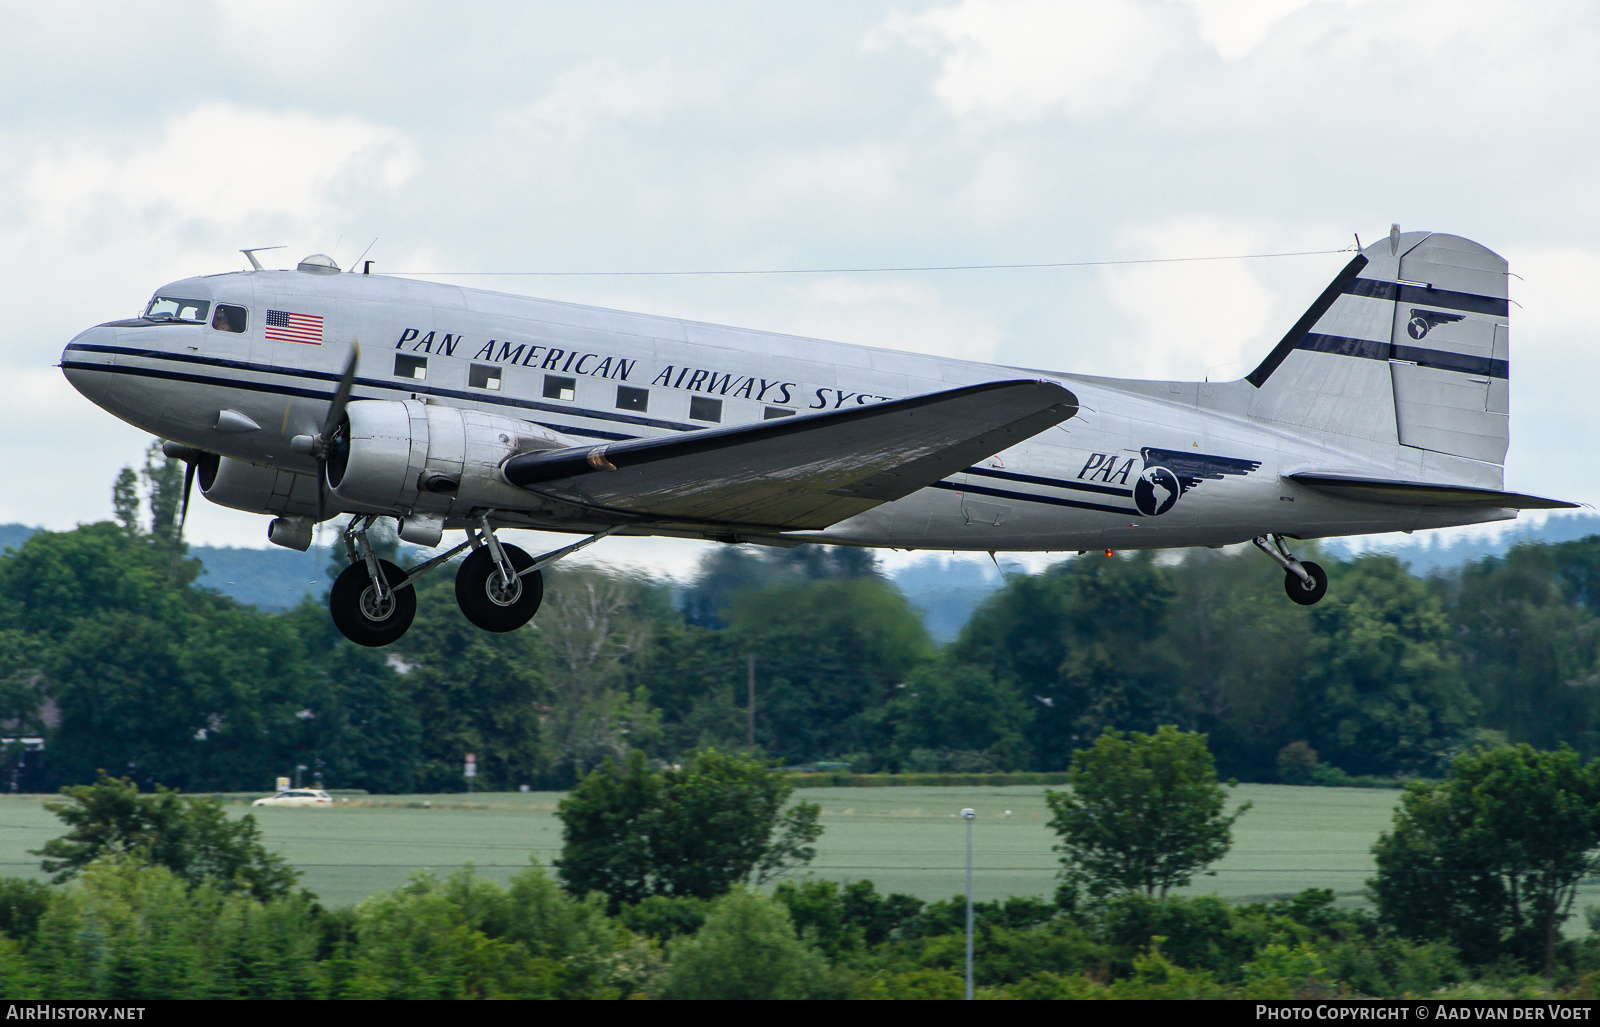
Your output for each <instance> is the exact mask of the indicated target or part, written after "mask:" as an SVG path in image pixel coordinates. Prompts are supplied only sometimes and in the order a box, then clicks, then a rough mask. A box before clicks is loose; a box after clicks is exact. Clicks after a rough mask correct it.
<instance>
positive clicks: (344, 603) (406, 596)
mask: <svg viewBox="0 0 1600 1027" xmlns="http://www.w3.org/2000/svg"><path fill="white" fill-rule="evenodd" d="M378 570H379V571H380V572H381V573H382V574H383V580H384V581H386V582H387V583H388V585H389V590H390V591H389V600H388V602H387V603H386V604H385V606H383V607H382V608H378V607H376V606H375V605H374V600H375V598H376V597H375V590H374V589H373V587H372V575H370V574H368V573H367V565H366V562H365V561H361V560H358V561H356V562H355V563H353V564H351V565H350V566H348V567H346V568H345V569H344V570H342V571H340V572H339V576H338V577H337V578H334V579H333V588H332V589H330V590H329V591H328V612H329V613H331V614H333V626H334V627H336V628H338V629H339V633H340V634H342V635H344V637H345V638H348V639H349V640H350V641H352V642H354V643H355V644H356V645H365V646H380V645H389V644H390V643H391V642H398V641H399V640H400V636H401V635H404V634H405V633H406V629H407V628H409V627H411V621H412V620H413V619H414V618H415V617H416V616H417V590H416V589H414V588H398V587H397V586H398V585H399V584H400V582H402V581H404V580H406V572H405V571H403V570H401V569H400V568H398V567H396V566H395V565H394V564H392V563H390V562H389V561H388V560H379V561H378Z"/></svg>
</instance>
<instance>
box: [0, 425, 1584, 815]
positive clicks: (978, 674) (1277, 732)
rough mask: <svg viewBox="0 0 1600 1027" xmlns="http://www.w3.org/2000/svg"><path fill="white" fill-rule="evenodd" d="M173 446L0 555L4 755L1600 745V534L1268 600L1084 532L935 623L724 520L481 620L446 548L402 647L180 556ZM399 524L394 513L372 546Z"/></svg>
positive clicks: (1380, 570)
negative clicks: (1123, 736)
mask: <svg viewBox="0 0 1600 1027" xmlns="http://www.w3.org/2000/svg"><path fill="white" fill-rule="evenodd" d="M181 479H182V476H181V469H180V468H178V467H177V466H176V465H174V464H171V463H169V462H167V461H165V460H164V459H163V458H160V457H159V455H158V454H153V455H152V457H151V458H150V460H149V461H148V462H147V464H146V466H145V468H144V469H143V471H142V472H138V473H136V472H135V471H133V470H132V469H128V470H126V471H125V472H124V473H123V475H122V476H120V477H119V479H118V481H117V483H116V486H115V489H114V501H115V508H116V513H117V517H116V520H115V521H110V522H103V523H97V524H89V525H84V526H81V527H79V528H77V529H75V530H72V531H67V532H40V533H38V534H36V535H34V536H33V537H31V538H30V539H28V540H27V541H26V542H25V543H24V544H22V545H21V546H20V547H19V548H17V549H16V550H14V551H8V555H6V556H5V557H4V558H0V724H3V725H4V727H5V732H4V737H9V738H23V737H41V738H43V739H44V740H45V743H44V750H43V751H42V752H34V751H26V750H25V748H24V746H22V745H21V744H20V743H10V744H9V750H8V752H7V754H6V755H7V757H8V759H9V766H8V767H6V768H5V769H4V770H3V771H0V775H4V776H0V787H14V788H19V789H22V790H54V789H55V788H57V787H59V786H61V785H63V784H72V783H85V782H89V781H92V780H94V779H95V775H96V773H97V772H98V771H100V770H105V771H107V772H109V773H112V774H115V775H119V776H126V777H128V778H130V779H132V780H135V781H137V782H139V783H140V784H141V785H142V786H144V787H146V788H149V787H153V786H155V785H157V784H160V785H166V786H168V787H174V788H181V789H184V790H187V791H196V790H246V789H262V788H264V787H266V786H267V785H269V784H270V782H271V781H272V780H273V779H274V778H275V777H277V776H278V775H280V774H285V773H289V772H290V771H291V770H292V768H295V767H299V766H305V767H306V768H308V769H307V771H306V778H307V779H308V783H309V782H310V781H312V780H320V781H322V783H324V784H325V785H327V786H329V787H340V788H360V789H367V790H369V791H374V792H409V791H453V790H459V789H461V788H464V786H465V780H464V778H463V777H462V767H461V764H462V759H463V757H464V756H465V754H466V753H468V752H472V753H475V754H476V755H477V757H478V768H479V770H478V774H479V777H478V779H477V786H478V787H480V788H488V789H515V788H517V787H519V786H521V785H527V786H529V787H532V788H567V787H571V786H572V785H573V784H575V783H576V782H577V781H578V780H579V779H580V778H581V777H582V775H583V774H584V773H586V772H587V771H589V770H591V769H593V768H594V767H596V766H598V765H599V764H600V763H601V762H603V761H604V760H605V759H606V758H608V757H613V758H620V757H622V756H623V755H624V754H625V753H627V752H629V751H632V750H639V751H642V752H644V753H645V754H646V756H647V757H649V758H652V759H656V760H660V761H665V762H669V763H671V762H681V759H682V758H683V756H684V755H685V754H687V753H691V752H693V751H695V750H698V749H701V748H704V747H706V746H715V747H717V748H719V749H722V750H724V751H729V750H735V749H740V750H743V749H746V748H747V747H748V741H749V733H750V726H751V720H752V718H751V716H750V709H749V706H748V695H749V689H748V680H747V678H748V675H749V667H750V661H751V659H752V658H753V660H754V667H755V686H756V687H755V696H756V702H755V711H754V717H753V721H754V741H755V751H756V752H757V753H759V754H760V755H761V756H762V757H763V758H765V759H767V760H769V761H770V762H772V763H773V764H774V765H797V764H804V763H809V762H813V761H831V762H842V763H848V764H849V765H850V766H851V767H852V769H854V770H855V771H857V772H947V773H963V772H964V773H972V772H984V771H1024V770H1026V771H1064V770H1065V769H1066V768H1067V767H1068V766H1069V764H1070V761H1071V758H1072V754H1073V753H1074V752H1075V751H1077V750H1078V749H1081V748H1082V747H1084V746H1086V745H1088V744H1089V743H1090V742H1091V741H1092V740H1093V739H1095V738H1097V737H1099V735H1100V734H1101V733H1103V732H1104V731H1106V730H1108V729H1111V730H1139V731H1151V730H1154V729H1155V728H1156V727H1157V726H1158V725H1161V724H1172V725H1176V726H1178V727H1180V728H1183V729H1185V730H1190V731H1200V732H1203V733H1205V734H1207V735H1208V737H1209V738H1210V742H1211V750H1212V752H1213V753H1214V754H1215V758H1216V760H1217V763H1218V766H1219V767H1220V768H1221V770H1222V772H1223V773H1224V774H1226V775H1229V776H1235V777H1238V778H1240V779H1242V780H1250V781H1288V782H1295V783H1299V782H1312V781H1314V782H1320V783H1329V784H1336V783H1341V782H1343V781H1346V780H1349V779H1350V778H1352V777H1354V778H1361V777H1382V778H1391V779H1392V778H1396V777H1415V776H1422V777H1436V776H1439V775H1440V774H1442V773H1443V771H1444V768H1446V767H1447V766H1448V765H1449V762H1450V760H1451V759H1452V758H1453V757H1454V756H1455V755H1456V754H1458V753H1460V752H1462V751H1466V750H1468V749H1470V748H1472V747H1473V746H1476V745H1480V744H1483V743H1485V742H1494V741H1510V742H1528V743H1530V744H1532V745H1534V746H1536V747H1538V748H1541V749H1548V748H1553V747H1555V746H1557V745H1559V744H1567V745H1570V746H1571V747H1572V748H1573V749H1574V750H1575V751H1576V752H1577V753H1578V754H1579V755H1581V756H1583V757H1586V758H1587V757H1593V756H1595V755H1597V754H1600V688H1597V687H1595V686H1596V684H1597V682H1600V631H1597V629H1596V627H1597V623H1600V536H1595V537H1591V538H1587V539H1583V540H1580V541H1575V542H1564V543H1560V544H1556V545H1540V544H1529V545H1521V546H1518V547H1516V548H1514V549H1513V550H1512V551H1511V552H1510V553H1509V554H1508V555H1506V556H1505V557H1503V558H1489V559H1484V560H1480V561H1477V562H1474V563H1471V564H1467V565H1466V566H1464V567H1462V568H1460V569H1459V570H1457V571H1455V572H1453V573H1450V574H1445V575H1436V576H1434V577H1430V578H1427V579H1423V578H1418V577H1415V576H1412V575H1410V574H1408V573H1407V572H1406V571H1405V569H1404V568H1403V567H1402V566H1401V565H1400V564H1399V563H1397V562H1396V561H1395V560H1393V559H1390V558H1386V557H1382V556H1366V557H1361V558H1357V559H1353V560H1336V559H1330V558H1327V557H1321V558H1319V559H1321V561H1322V563H1323V564H1324V566H1326V567H1327V569H1328V573H1329V576H1330V580H1331V585H1330V589H1329V595H1328V598H1327V599H1326V600H1324V601H1323V602H1322V603H1321V604H1320V605H1318V606H1315V607H1311V608H1302V607H1298V606H1295V605H1294V604H1291V603H1286V602H1285V601H1284V600H1283V596H1282V594H1281V592H1282V590H1281V573H1280V572H1279V571H1278V570H1276V569H1275V568H1274V567H1273V565H1271V564H1270V563H1268V562H1267V561H1265V560H1262V559H1260V558H1259V557H1258V556H1257V555H1256V554H1254V553H1246V554H1240V555H1235V554H1230V553H1225V552H1212V551H1208V550H1198V551H1190V552H1184V553H1181V554H1164V555H1160V556H1157V555H1152V554H1131V555H1118V556H1116V557H1113V558H1106V557H1103V556H1101V555H1099V554H1094V555H1088V556H1082V557H1077V558H1073V559H1066V560H1063V561H1061V562H1060V563H1057V564H1055V565H1054V566H1052V567H1050V568H1049V569H1047V570H1045V571H1043V572H1041V573H1038V574H1013V575H1010V576H1009V577H1008V578H1007V580H1006V582H1005V584H1004V585H1003V586H1002V587H1001V588H999V589H998V590H997V591H995V592H994V593H993V594H992V595H991V596H990V597H989V598H988V600H987V601H986V602H984V603H983V604H982V605H981V606H980V607H979V608H978V609H977V610H976V611H975V612H974V614H973V616H972V617H971V619H970V620H969V622H968V623H967V625H966V626H965V628H964V629H963V630H962V631H961V633H960V635H959V637H957V638H956V639H955V640H954V641H952V642H951V643H949V644H947V645H945V646H942V647H941V646H937V645H935V644H934V643H933V642H932V640H931V639H930V638H929V636H928V634H927V632H926V630H925V629H924V628H923V625H922V622H921V620H920V618H919V616H918V613H917V611H916V610H915V609H914V608H913V607H912V606H911V605H910V603H909V602H908V601H907V600H906V599H905V597H904V596H902V595H901V594H900V593H899V592H898V591H897V590H896V589H895V588H894V587H893V585H892V584H891V583H890V582H888V581H887V580H886V579H885V577H884V576H883V575H882V574H881V572H880V571H879V569H878V567H877V564H876V561H875V558H874V557H873V555H872V554H871V553H869V552H866V551H861V550H853V549H845V548H827V547H820V546H801V547H797V548H796V549H793V550H787V551H765V550H761V549H758V548H754V547H724V548H721V549H718V550H716V551H715V552H713V553H712V554H710V555H708V556H707V557H706V558H705V560H704V562H703V564H702V566H701V568H700V570H699V573H698V574H697V576H696V577H695V578H694V579H693V580H692V581H690V582H689V583H687V584H685V585H675V584H673V583H670V582H663V581H657V580H650V579H645V578H640V577H636V576H627V575H622V574H614V573H607V572H604V571H600V570H596V569H592V568H584V567H576V566H571V565H567V566H563V565H558V566H557V567H556V568H553V569H551V570H550V571H548V572H547V574H548V589H547V598H546V601H545V605H544V608H543V609H542V610H541V612H540V614H539V616H538V617H537V618H536V619H535V620H534V622H533V623H532V624H531V625H530V626H529V627H527V628H524V629H521V630H518V631H516V632H511V633H509V634H505V635H494V634H487V633H484V632H481V631H478V630H476V629H474V628H472V627H471V626H470V625H469V624H467V622H466V621H465V620H464V619H463V618H462V617H461V615H460V614H459V612H458V611H457V609H456V607H455V604H454V602H453V599H452V590H451V580H450V574H449V570H448V569H446V570H444V571H442V572H440V573H437V574H435V575H433V576H432V577H430V578H427V579H424V582H423V583H422V585H421V586H420V588H419V596H418V616H417V621H416V624H415V626H414V627H413V629H412V630H411V631H410V632H409V633H408V634H407V635H406V637H405V638H404V639H403V640H402V641H401V642H400V643H399V644H397V645H396V646H394V647H393V648H392V649H391V650H390V651H373V650H367V649H362V648H360V647H357V646H353V645H350V644H348V643H347V642H345V641H344V640H343V639H342V638H340V637H339V636H338V634H337V633H336V632H335V631H334V630H333V629H332V627H331V625H330V623H329V620H328V616H327V613H326V611H325V610H324V609H323V608H322V607H321V605H320V604H319V602H317V601H316V600H315V599H314V598H311V597H308V598H307V600H306V601H305V602H303V603H302V604H301V605H300V606H298V607H296V608H294V609H292V610H289V611H288V612H284V613H265V612H262V611H259V610H257V609H255V608H253V607H249V606H244V605H241V604H239V603H237V602H234V601H232V600H230V599H228V598H227V597H224V596H222V595H220V594H217V593H216V592H214V591H210V590H207V589H203V588H198V587H196V586H195V584H194V582H195V579H196V577H197V574H198V566H197V565H196V563H195V562H194V561H192V560H189V559H187V558H186V557H185V556H184V549H183V546H182V543H181V541H180V540H179V539H178V538H177V537H176V526H177V514H178V504H177V502H176V500H175V498H174V497H175V495H176V492H175V490H177V489H179V488H181ZM393 544H394V541H393V540H391V546H392V545H393Z"/></svg>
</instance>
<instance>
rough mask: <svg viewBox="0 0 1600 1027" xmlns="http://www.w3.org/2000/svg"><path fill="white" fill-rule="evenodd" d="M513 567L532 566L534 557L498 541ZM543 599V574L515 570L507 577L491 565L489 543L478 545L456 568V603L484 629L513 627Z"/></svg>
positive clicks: (524, 620) (536, 609)
mask: <svg viewBox="0 0 1600 1027" xmlns="http://www.w3.org/2000/svg"><path fill="white" fill-rule="evenodd" d="M500 551H501V552H503V553H505V554H506V559H508V560H510V561H511V566H512V568H513V569H514V570H516V571H518V572H520V571H525V570H527V569H528V568H529V567H532V566H533V562H534V561H533V557H531V556H529V555H528V554H527V553H525V552H523V551H522V550H521V549H518V548H517V547H516V546H508V545H506V544H505V543H501V544H500ZM543 601H544V574H543V573H541V572H539V571H534V572H533V573H532V574H521V573H518V574H516V575H515V576H513V577H512V579H511V580H510V581H506V580H505V578H504V577H503V576H502V575H501V574H500V569H499V568H498V567H496V566H495V565H494V557H493V556H492V555H491V554H490V552H489V547H488V546H480V547H478V548H477V549H475V550H473V551H472V555H471V556H469V557H467V558H466V559H465V560H463V561H461V569H460V570H458V571H456V605H458V606H460V607H461V613H462V614H463V615H464V616H465V617H466V618H467V620H469V621H471V622H472V623H473V624H475V625H476V626H478V627H480V628H482V629H483V630H485V631H515V630H517V629H518V628H520V627H522V626H523V625H524V624H526V623H528V622H529V621H530V620H532V619H533V615H534V614H536V613H538V612H539V604H540V603H541V602H543Z"/></svg>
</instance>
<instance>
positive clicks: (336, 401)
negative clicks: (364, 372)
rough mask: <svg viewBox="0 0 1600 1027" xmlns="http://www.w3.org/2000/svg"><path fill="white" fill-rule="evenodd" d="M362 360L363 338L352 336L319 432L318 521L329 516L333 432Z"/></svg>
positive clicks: (341, 415) (339, 419)
mask: <svg viewBox="0 0 1600 1027" xmlns="http://www.w3.org/2000/svg"><path fill="white" fill-rule="evenodd" d="M360 362H361V340H360V339H358V338H356V337H355V336H351V337H350V360H349V362H348V363H346V364H345V365H344V374H342V375H340V376H339V388H338V389H336V390H334V393H333V404H332V405H331V406H330V407H328V418H327V420H325V421H324V422H322V431H320V432H318V433H317V441H316V454H317V523H318V524H321V523H322V522H323V520H324V519H325V518H326V517H327V516H328V496H327V492H328V448H329V446H330V445H331V444H332V443H333V433H334V432H336V431H338V430H339V422H340V421H341V420H343V418H344V408H345V407H347V406H349V405H350V390H351V388H352V387H354V386H355V383H356V365H357V364H359V363H360Z"/></svg>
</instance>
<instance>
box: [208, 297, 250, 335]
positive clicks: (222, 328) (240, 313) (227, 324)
mask: <svg viewBox="0 0 1600 1027" xmlns="http://www.w3.org/2000/svg"><path fill="white" fill-rule="evenodd" d="M249 319H250V315H249V312H248V311H246V310H245V308H243V307H236V306H234V305H232V304H231V303H218V304H217V312H216V313H215V314H212V315H211V327H213V328H215V329H216V330H217V331H219V332H232V333H233V334H235V335H238V334H239V333H241V332H243V331H244V329H245V325H246V323H248V321H249Z"/></svg>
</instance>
